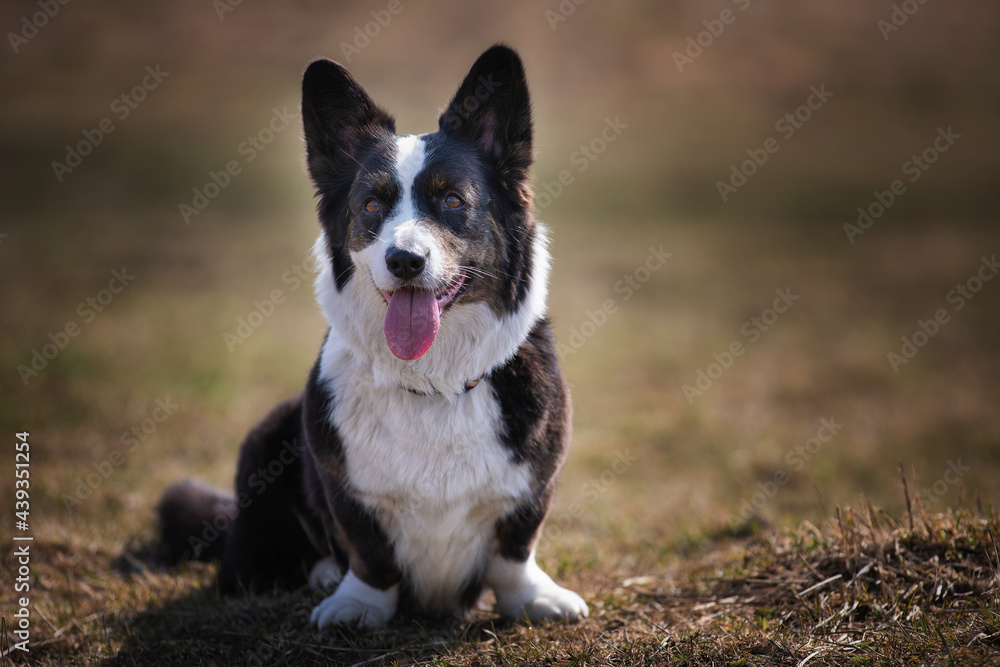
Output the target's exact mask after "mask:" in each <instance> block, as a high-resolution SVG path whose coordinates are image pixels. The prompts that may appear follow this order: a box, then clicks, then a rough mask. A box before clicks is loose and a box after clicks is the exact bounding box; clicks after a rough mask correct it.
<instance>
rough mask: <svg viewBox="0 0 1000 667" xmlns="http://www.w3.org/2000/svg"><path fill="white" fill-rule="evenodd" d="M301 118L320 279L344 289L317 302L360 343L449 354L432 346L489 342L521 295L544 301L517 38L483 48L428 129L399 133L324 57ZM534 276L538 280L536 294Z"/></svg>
mask: <svg viewBox="0 0 1000 667" xmlns="http://www.w3.org/2000/svg"><path fill="white" fill-rule="evenodd" d="M302 117H303V122H304V125H305V138H306V148H307V157H308V167H309V172H310V174H311V176H312V178H313V181H314V182H315V184H316V188H317V193H318V196H319V198H320V202H319V218H320V222H321V224H322V226H323V232H324V233H323V235H322V236H321V243H322V245H323V247H322V248H319V250H320V251H321V253H322V254H323V255H325V257H324V258H323V259H324V260H327V261H328V263H327V266H324V268H323V270H324V271H328V272H329V275H328V276H326V277H325V278H324V276H320V282H321V285H320V291H321V292H322V291H323V286H322V283H323V281H324V280H325V281H326V285H327V288H326V291H327V292H328V294H326V298H327V300H328V301H331V302H337V303H336V304H333V303H323V300H324V295H323V294H321V303H323V307H324V311H325V314H326V315H327V319H328V320H330V324H331V326H332V327H334V328H335V329H340V330H341V331H340V333H341V334H342V335H344V336H345V337H347V338H357V339H358V340H356V341H352V342H354V343H355V344H356V345H355V347H357V346H358V345H360V346H362V347H365V346H367V350H366V352H367V353H368V356H370V357H373V358H377V357H380V356H383V355H380V352H381V351H383V350H384V351H387V352H390V351H391V353H392V355H394V357H395V358H396V359H397V360H404V361H410V360H417V359H421V358H422V357H424V355H428V356H429V357H430V356H434V355H436V356H437V357H438V358H439V360H440V361H441V363H444V361H445V360H444V359H443V357H442V354H443V353H439V352H438V351H437V350H436V347H440V346H442V342H443V341H444V340H445V339H449V340H450V341H451V342H450V343H449V346H451V347H453V346H454V345H469V344H475V343H476V342H478V343H480V344H490V343H491V342H492V341H490V340H488V338H489V332H488V331H486V330H487V329H490V328H496V327H501V326H502V324H503V321H504V320H505V319H509V318H511V317H514V316H515V315H517V314H518V313H519V312H520V311H522V310H524V309H525V307H526V302H534V301H538V299H539V297H540V298H541V302H542V306H541V308H544V289H545V287H544V282H545V275H544V274H545V273H546V271H547V255H545V257H540V255H544V254H545V250H544V243H543V242H541V233H540V232H539V231H538V229H537V227H538V225H536V223H535V222H534V220H533V217H532V210H531V189H530V185H529V168H530V165H531V161H532V128H531V108H530V102H529V97H528V88H527V82H526V80H525V75H524V68H523V66H522V64H521V60H520V58H519V57H518V56H517V54H516V53H515V52H514V51H513V50H511V49H509V48H507V47H505V46H494V47H492V48H491V49H489V50H488V51H486V52H485V53H484V54H483V55H482V56H480V57H479V59H478V60H477V61H476V63H475V64H474V65H473V66H472V69H471V70H470V71H469V73H468V75H467V76H466V77H465V80H464V81H463V82H462V84H461V86H460V87H459V89H458V92H457V93H456V94H455V97H454V99H453V100H452V101H451V103H450V104H449V105H448V107H447V108H446V109H445V111H444V112H443V113H442V114H441V115H440V117H439V119H438V131H437V132H434V133H431V134H422V135H419V136H418V135H406V136H400V135H397V134H396V133H395V121H394V120H393V118H392V117H391V116H390V115H389V114H388V113H386V112H385V111H383V110H382V109H381V108H379V107H378V106H377V105H376V104H375V103H374V102H373V101H372V100H371V98H370V97H369V96H368V95H367V94H366V93H365V91H364V90H363V89H362V87H361V85H360V84H359V83H358V82H357V81H355V79H354V78H353V77H352V76H351V75H350V74H349V73H348V72H347V70H346V69H344V68H343V67H342V66H341V65H339V64H337V63H334V62H331V61H329V60H317V61H316V62H314V63H312V64H311V65H310V66H309V68H308V69H307V70H306V72H305V76H304V78H303V82H302ZM538 273H541V274H543V275H541V276H539V275H537V274H538ZM539 278H540V281H541V283H542V284H541V286H540V288H539V289H540V290H541V291H542V292H543V293H542V294H540V295H538V294H535V295H532V291H533V288H535V287H539V286H538V285H537V283H538V282H539V281H538V280H537V279H539ZM534 291H535V292H537V291H538V289H535V290H534ZM527 308H528V310H530V311H531V313H527V315H529V317H528V319H532V320H536V319H537V318H538V317H539V316H541V312H539V310H540V309H539V306H538V304H537V303H530V304H527ZM463 312H464V315H460V314H459V313H463ZM487 314H489V315H491V316H492V317H493V319H494V322H492V323H491V322H489V321H487V320H488V318H487ZM373 319H374V320H376V321H377V323H378V324H379V325H381V329H382V333H384V336H378V338H379V339H380V340H378V341H377V342H376V341H370V340H364V339H366V338H370V336H369V334H370V332H371V322H370V321H362V320H373ZM345 320H351V321H350V322H348V321H345ZM530 323H531V324H533V321H532V322H530ZM463 327H464V328H465V329H466V330H465V331H464V332H463V331H458V330H457V329H461V328H463ZM469 327H472V328H474V329H479V330H480V331H479V333H478V334H477V333H476V332H475V331H470V330H468V329H469ZM519 328H523V326H521V327H519ZM523 333H524V334H526V332H523ZM470 336H471V337H472V339H470V338H469V337H470ZM476 336H478V337H479V338H480V340H478V341H476V340H475V338H476ZM522 339H523V334H522ZM436 343H437V344H436ZM518 344H519V342H518ZM507 347H509V344H508V345H507ZM515 349H516V347H515ZM458 352H459V350H452V351H451V354H450V355H449V356H452V357H453V356H454V355H455V353H458ZM512 353H513V350H506V351H505V354H506V355H507V356H509V355H510V354H512ZM383 361H384V360H383ZM429 369H430V367H429V366H425V367H424V370H425V371H427V370H429ZM487 370H489V366H487V367H485V368H480V369H479V373H482V372H484V371H487ZM461 372H465V371H464V370H462V371H461ZM425 374H426V373H425Z"/></svg>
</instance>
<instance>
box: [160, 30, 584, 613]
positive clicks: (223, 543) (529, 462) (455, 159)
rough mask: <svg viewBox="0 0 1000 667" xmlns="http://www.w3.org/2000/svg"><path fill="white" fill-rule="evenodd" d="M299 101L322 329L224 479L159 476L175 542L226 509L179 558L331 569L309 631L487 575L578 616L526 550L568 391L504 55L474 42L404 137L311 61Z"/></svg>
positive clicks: (464, 598)
mask: <svg viewBox="0 0 1000 667" xmlns="http://www.w3.org/2000/svg"><path fill="white" fill-rule="evenodd" d="M302 118H303V122H304V125H305V140H306V147H307V156H308V167H309V173H310V174H311V176H312V179H313V181H314V182H315V184H316V188H317V194H318V197H319V206H318V210H319V219H320V222H321V224H322V233H321V234H320V237H319V240H318V241H317V243H316V246H315V253H316V255H317V257H318V260H319V266H320V269H319V274H318V277H317V279H316V296H317V299H318V301H319V305H320V308H321V309H322V311H323V314H324V316H325V317H326V319H327V321H328V322H329V330H328V333H327V336H326V340H325V342H324V343H323V347H322V350H321V352H320V355H319V360H318V361H317V362H316V365H315V366H314V367H313V370H312V373H311V375H310V377H309V380H308V383H307V385H306V388H305V391H304V392H303V393H302V394H301V395H299V396H298V397H296V398H294V399H292V400H290V401H288V402H286V403H284V404H282V405H280V406H278V407H277V408H276V409H275V410H274V411H273V412H272V413H271V414H270V415H269V416H268V417H267V418H266V419H265V420H264V421H263V422H262V423H261V424H259V425H258V426H257V427H256V428H255V429H254V430H253V431H252V432H251V433H250V434H249V435H248V437H247V439H246V442H245V443H244V445H243V448H242V451H241V454H240V461H239V466H238V470H237V474H236V495H235V496H232V495H224V494H221V493H220V492H216V491H213V490H211V489H209V488H208V487H206V486H204V485H201V484H199V483H195V482H181V483H180V484H177V485H175V486H173V487H171V489H169V490H168V491H167V493H166V494H165V496H164V498H163V500H162V501H161V503H160V506H159V512H160V519H161V527H162V531H163V540H164V543H165V545H166V548H167V550H168V552H169V553H170V555H171V558H173V559H176V558H179V557H182V556H183V555H184V554H185V552H188V553H189V555H190V552H191V551H192V550H191V549H190V546H191V545H193V544H198V541H199V540H201V545H202V546H204V545H205V541H204V540H203V539H202V537H203V532H204V527H205V526H208V525H210V524H212V523H213V522H214V523H215V525H219V522H218V521H217V520H216V519H217V518H218V517H219V516H224V517H235V518H234V519H233V520H232V522H231V524H230V525H229V527H228V529H227V530H225V531H224V534H223V535H221V537H220V539H218V540H216V541H214V542H212V543H211V544H208V546H207V548H205V549H203V550H201V553H195V554H193V555H195V556H197V557H200V558H203V559H207V558H211V557H213V556H217V557H221V559H222V564H221V567H220V570H219V585H220V588H221V589H222V590H223V591H227V592H229V591H238V590H242V589H245V588H251V587H253V588H258V589H259V588H268V587H270V586H273V585H284V586H292V587H294V586H298V585H302V584H305V583H306V582H308V583H310V584H311V585H313V586H332V585H334V584H339V585H338V586H337V588H336V591H335V592H334V593H333V594H332V595H330V596H329V597H327V598H326V599H325V600H323V602H321V603H320V604H319V605H318V606H317V607H316V608H315V609H314V611H313V614H312V621H313V622H314V623H315V624H316V625H318V626H319V627H320V628H322V627H324V626H327V625H330V624H352V625H353V624H357V625H362V626H367V627H379V626H382V625H385V624H386V623H387V622H388V621H389V619H391V618H392V616H393V614H395V612H396V610H397V607H398V606H399V604H400V603H401V602H403V601H407V602H410V603H415V604H416V606H417V607H418V608H419V609H423V610H427V611H445V612H449V611H463V610H466V609H468V608H469V607H471V606H472V605H473V604H474V603H475V602H476V600H477V599H478V598H479V595H480V592H481V591H482V590H483V588H484V586H488V587H490V588H492V589H493V591H494V592H495V595H496V599H497V604H498V607H499V611H500V612H501V613H503V614H505V615H508V616H512V617H516V618H524V617H527V618H528V619H531V620H538V619H542V618H568V619H577V618H580V617H583V616H586V615H587V605H586V603H585V602H584V601H583V599H582V598H581V597H580V596H579V595H577V594H576V593H573V592H572V591H569V590H567V589H565V588H562V587H560V586H558V585H556V584H555V583H554V582H553V581H552V579H551V578H550V577H549V576H548V575H547V574H545V573H544V572H542V570H541V569H540V568H539V567H538V566H537V565H536V564H535V551H534V545H535V541H536V538H537V536H538V535H539V529H540V527H541V524H542V521H543V520H544V518H545V515H546V512H547V510H548V507H549V504H550V502H551V499H552V495H553V489H554V486H555V480H556V475H557V472H558V471H559V468H560V466H561V464H562V462H563V459H564V457H565V455H566V449H567V446H568V444H569V439H570V403H569V396H568V390H567V387H566V382H565V379H564V378H563V375H562V373H561V372H560V370H559V367H558V366H557V363H556V355H555V350H554V344H553V340H552V334H551V331H550V329H549V325H548V322H547V321H546V319H545V300H546V292H547V278H548V271H549V255H548V252H547V250H546V236H545V229H544V227H542V225H541V224H539V223H538V222H537V221H535V220H534V218H533V214H532V192H531V188H530V184H529V180H530V178H529V168H530V165H531V162H532V125H531V108H530V102H529V98H528V89H527V83H526V80H525V75H524V68H523V66H522V64H521V60H520V58H519V57H518V55H517V54H516V53H515V52H514V51H513V50H511V49H509V48H507V47H505V46H494V47H493V48H491V49H489V50H488V51H486V52H485V53H484V54H483V55H482V56H480V58H479V59H478V60H477V61H476V63H475V64H474V65H473V67H472V69H471V71H470V72H469V74H468V76H467V77H466V78H465V81H464V82H463V83H462V85H461V87H459V89H458V93H457V94H456V95H455V98H454V99H453V100H452V102H451V104H450V105H449V106H448V108H447V109H446V110H445V111H444V113H442V114H441V116H440V118H439V120H438V125H439V129H438V131H437V132H434V133H431V134H422V135H418V136H414V135H406V136H401V135H397V134H396V133H395V121H394V120H393V118H392V117H391V116H389V114H387V113H386V112H385V111H383V110H382V109H380V108H379V107H378V106H376V105H375V103H374V102H372V100H371V98H369V96H368V95H367V94H366V93H365V91H364V90H363V89H362V88H361V86H360V85H359V84H358V82H357V81H355V80H354V78H352V77H351V75H350V74H348V72H347V70H345V69H344V68H343V67H342V66H341V65H339V64H337V63H334V62H331V61H329V60H318V61H316V62H314V63H312V64H311V65H310V66H309V68H308V69H307V70H306V72H305V76H304V78H303V81H302ZM275 461H280V462H281V465H280V466H277V468H278V469H279V470H280V474H274V473H273V472H272V473H270V474H269V473H268V470H269V469H270V470H272V471H273V470H274V469H275V466H274V462H275ZM223 523H228V521H225V522H223ZM199 536H202V537H199ZM194 551H195V552H197V551H198V550H197V549H195V550H194Z"/></svg>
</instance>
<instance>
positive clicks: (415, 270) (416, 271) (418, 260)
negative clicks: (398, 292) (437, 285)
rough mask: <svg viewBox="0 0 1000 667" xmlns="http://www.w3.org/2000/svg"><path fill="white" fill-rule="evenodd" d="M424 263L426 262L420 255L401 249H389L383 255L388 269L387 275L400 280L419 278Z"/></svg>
mask: <svg viewBox="0 0 1000 667" xmlns="http://www.w3.org/2000/svg"><path fill="white" fill-rule="evenodd" d="M426 263H427V260H425V259H424V258H423V257H421V256H420V255H417V254H415V253H412V252H410V251H409V250H403V249H402V248H396V247H393V248H389V251H388V252H386V253H385V266H386V268H387V269H389V273H391V274H392V275H394V276H396V277H397V278H399V279H401V280H409V279H410V278H416V277H417V276H419V275H420V272H421V271H423V270H424V264H426Z"/></svg>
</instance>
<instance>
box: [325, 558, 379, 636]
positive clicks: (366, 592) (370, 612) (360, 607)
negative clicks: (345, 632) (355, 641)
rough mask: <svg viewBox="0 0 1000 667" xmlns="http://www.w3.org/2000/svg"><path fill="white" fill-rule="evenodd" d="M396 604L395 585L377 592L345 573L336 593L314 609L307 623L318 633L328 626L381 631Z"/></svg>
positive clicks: (351, 574) (349, 572)
mask: <svg viewBox="0 0 1000 667" xmlns="http://www.w3.org/2000/svg"><path fill="white" fill-rule="evenodd" d="M398 601H399V585H398V584H397V585H395V586H392V587H391V588H389V589H388V590H384V591H380V590H378V589H377V588H372V587H371V586H369V585H368V584H366V583H364V582H363V581H361V580H360V579H358V578H357V577H355V576H354V573H353V572H351V571H348V572H347V576H345V577H344V580H343V581H342V582H341V583H340V586H338V587H337V591H336V592H335V593H334V594H333V595H331V596H329V597H328V598H326V599H325V600H323V601H322V602H320V603H319V604H318V605H316V608H315V609H313V612H312V616H311V617H310V622H312V623H314V624H315V625H316V627H318V628H319V629H321V630H322V629H323V628H325V627H326V626H328V625H355V626H358V627H363V628H381V627H385V625H386V624H387V623H388V622H389V619H390V618H392V616H393V614H395V613H396V604H397V603H398Z"/></svg>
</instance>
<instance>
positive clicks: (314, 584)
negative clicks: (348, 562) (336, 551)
mask: <svg viewBox="0 0 1000 667" xmlns="http://www.w3.org/2000/svg"><path fill="white" fill-rule="evenodd" d="M343 578H344V573H343V572H341V571H340V566H339V565H337V559H336V558H334V557H333V556H327V557H326V558H322V559H320V560H318V561H316V564H315V565H313V568H312V570H311V571H310V572H309V588H311V589H313V590H314V591H315V590H317V589H319V588H333V587H334V586H336V585H337V584H339V583H340V580H341V579H343Z"/></svg>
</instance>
